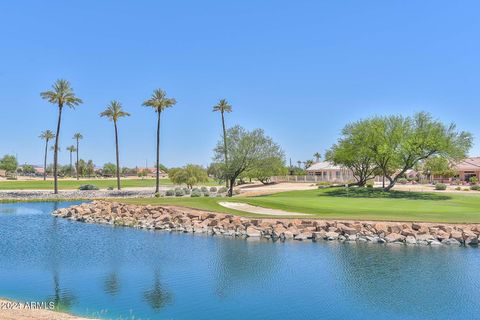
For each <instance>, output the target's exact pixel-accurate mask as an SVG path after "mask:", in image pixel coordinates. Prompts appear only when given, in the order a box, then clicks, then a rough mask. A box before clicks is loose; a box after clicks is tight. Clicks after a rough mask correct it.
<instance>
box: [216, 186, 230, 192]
mask: <svg viewBox="0 0 480 320" xmlns="http://www.w3.org/2000/svg"><path fill="white" fill-rule="evenodd" d="M227 191H228V189H227V187H220V188H219V189H218V193H225V192H227Z"/></svg>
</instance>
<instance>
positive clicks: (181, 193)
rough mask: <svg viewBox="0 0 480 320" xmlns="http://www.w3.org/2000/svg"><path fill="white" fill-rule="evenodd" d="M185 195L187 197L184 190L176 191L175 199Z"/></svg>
mask: <svg viewBox="0 0 480 320" xmlns="http://www.w3.org/2000/svg"><path fill="white" fill-rule="evenodd" d="M184 195H185V192H183V189H176V190H175V197H183V196H184Z"/></svg>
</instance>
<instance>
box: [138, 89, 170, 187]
mask: <svg viewBox="0 0 480 320" xmlns="http://www.w3.org/2000/svg"><path fill="white" fill-rule="evenodd" d="M176 103H177V101H176V100H175V99H173V98H167V93H166V92H165V91H163V90H161V89H156V90H155V91H153V94H152V96H151V98H150V99H148V100H146V101H144V102H143V106H145V107H150V108H153V109H154V110H155V112H156V113H157V159H156V162H155V164H156V167H155V168H156V169H157V174H156V183H155V193H158V192H159V191H160V118H161V114H162V111H164V110H165V109H167V108H171V107H173V106H174V105H175V104H176Z"/></svg>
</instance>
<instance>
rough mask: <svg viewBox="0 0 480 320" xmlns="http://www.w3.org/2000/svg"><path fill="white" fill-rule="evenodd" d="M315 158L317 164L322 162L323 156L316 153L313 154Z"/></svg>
mask: <svg viewBox="0 0 480 320" xmlns="http://www.w3.org/2000/svg"><path fill="white" fill-rule="evenodd" d="M313 156H314V157H315V161H316V162H320V158H321V157H322V155H321V154H320V152H315V153H314V154H313Z"/></svg>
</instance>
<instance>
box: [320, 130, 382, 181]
mask: <svg viewBox="0 0 480 320" xmlns="http://www.w3.org/2000/svg"><path fill="white" fill-rule="evenodd" d="M368 129H369V128H368V123H367V122H364V121H359V122H354V123H352V124H348V125H347V126H345V128H343V130H342V136H341V138H340V139H339V140H338V142H337V143H336V144H335V145H333V146H332V148H331V149H330V150H328V151H327V153H326V155H325V159H327V160H328V161H331V162H333V163H334V164H335V165H340V166H343V167H345V168H348V169H350V171H352V174H353V177H354V179H355V180H356V183H354V184H356V185H358V186H360V187H363V186H365V185H366V183H367V181H368V180H370V179H373V178H375V175H376V174H377V173H378V169H377V166H376V164H375V160H374V156H373V153H372V151H371V150H370V148H369V147H368V146H367V145H366V144H365V143H364V141H365V139H366V138H367V136H368V134H369V133H368Z"/></svg>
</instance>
